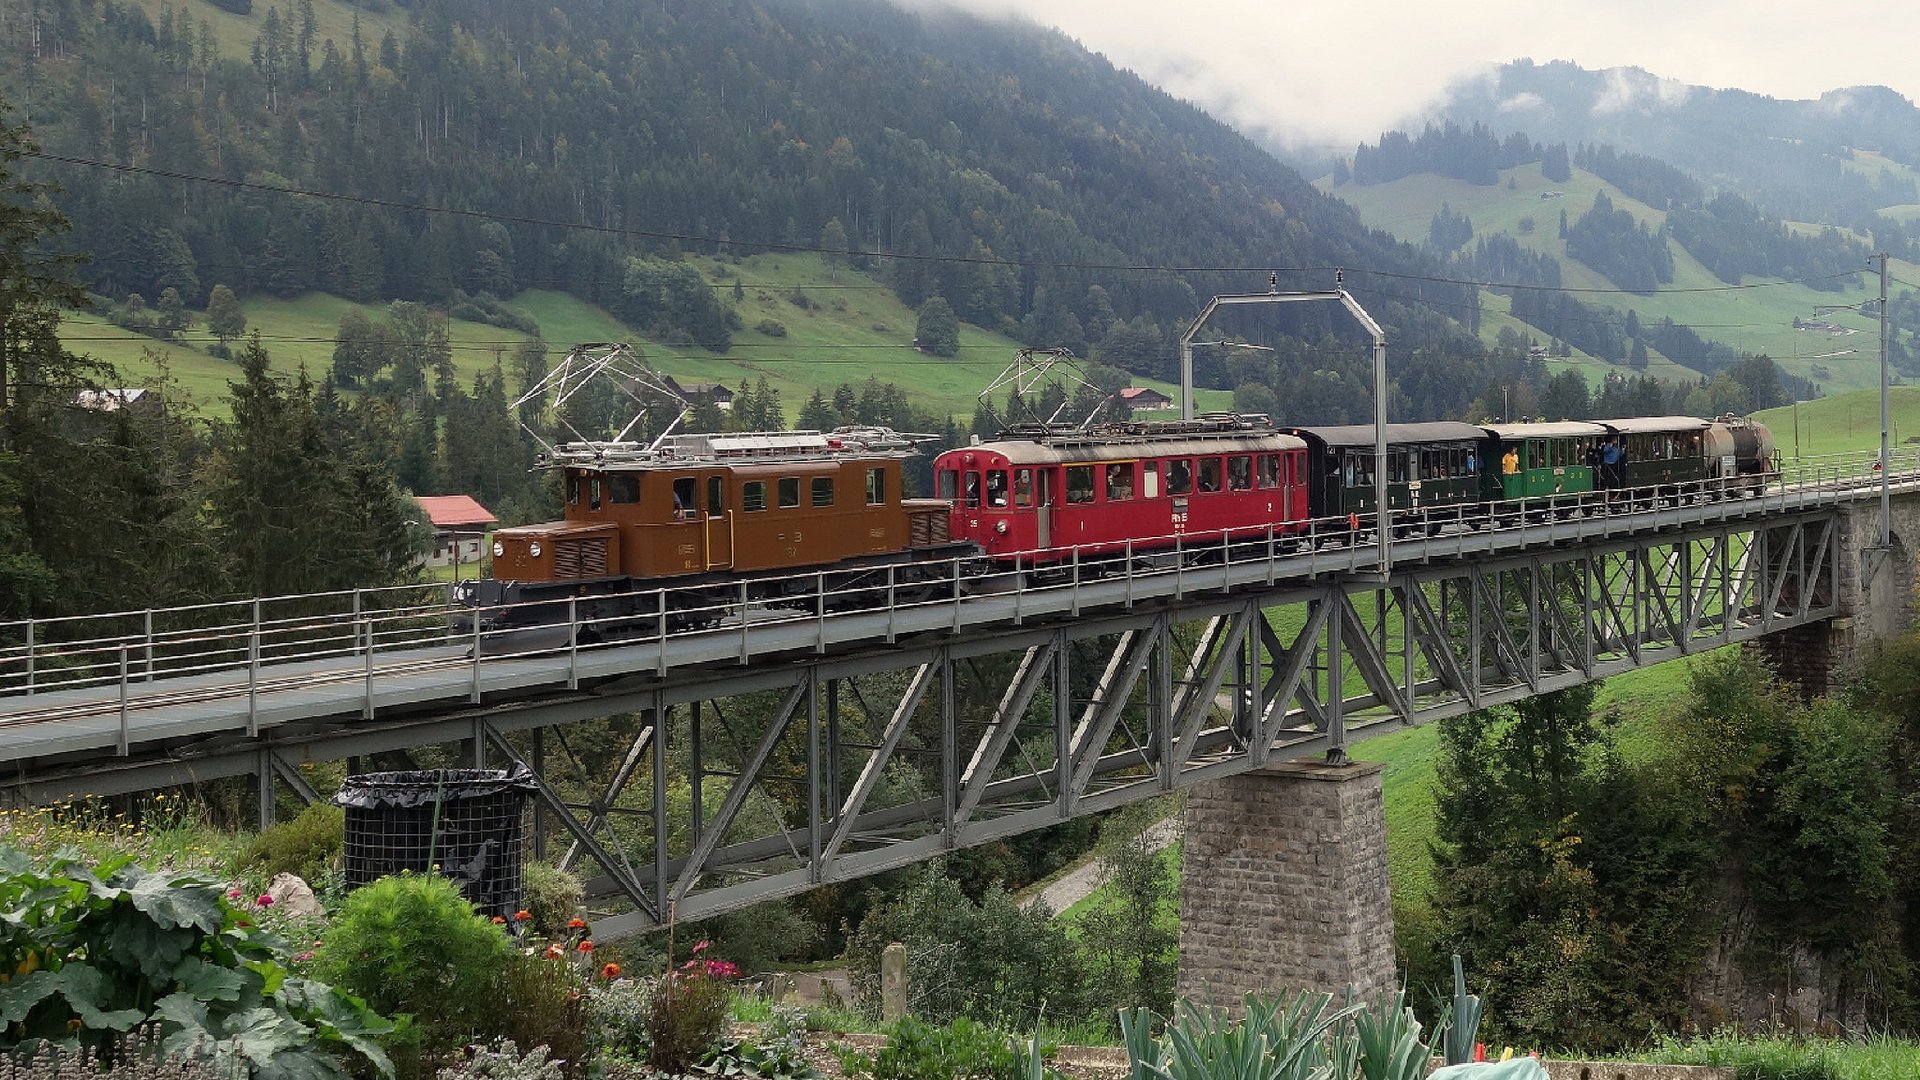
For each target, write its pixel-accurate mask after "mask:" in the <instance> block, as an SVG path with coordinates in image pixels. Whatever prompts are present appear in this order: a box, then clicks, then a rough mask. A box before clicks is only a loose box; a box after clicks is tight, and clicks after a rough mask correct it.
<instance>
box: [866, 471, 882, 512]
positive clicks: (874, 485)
mask: <svg viewBox="0 0 1920 1080" xmlns="http://www.w3.org/2000/svg"><path fill="white" fill-rule="evenodd" d="M886 501H887V470H885V469H868V470H867V505H868V506H879V505H881V504H882V503H884V502H886Z"/></svg>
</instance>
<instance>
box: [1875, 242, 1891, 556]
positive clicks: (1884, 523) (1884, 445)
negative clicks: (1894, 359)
mask: <svg viewBox="0 0 1920 1080" xmlns="http://www.w3.org/2000/svg"><path fill="white" fill-rule="evenodd" d="M1873 257H1874V258H1875V259H1878V260H1879V261H1880V547H1881V548H1882V549H1884V550H1886V551H1892V550H1893V490H1892V487H1891V484H1892V478H1891V477H1890V476H1889V475H1888V474H1889V473H1891V472H1892V471H1893V461H1892V459H1891V458H1890V457H1889V456H1888V450H1889V446H1888V434H1889V432H1891V431H1892V429H1893V420H1892V416H1891V412H1890V410H1889V409H1888V408H1887V341H1888V337H1887V331H1888V326H1887V253H1886V252H1884V251H1883V252H1880V253H1879V254H1877V255H1875V256H1873Z"/></svg>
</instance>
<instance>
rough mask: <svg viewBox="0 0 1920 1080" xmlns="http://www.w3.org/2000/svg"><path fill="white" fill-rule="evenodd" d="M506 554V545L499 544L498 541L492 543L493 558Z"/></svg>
mask: <svg viewBox="0 0 1920 1080" xmlns="http://www.w3.org/2000/svg"><path fill="white" fill-rule="evenodd" d="M506 553H507V545H505V544H503V543H501V542H500V541H498V540H495V541H494V542H493V557H494V558H496V559H497V558H499V557H501V556H502V555H505V554H506Z"/></svg>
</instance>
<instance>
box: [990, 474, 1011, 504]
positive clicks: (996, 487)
mask: <svg viewBox="0 0 1920 1080" xmlns="http://www.w3.org/2000/svg"><path fill="white" fill-rule="evenodd" d="M987 505H988V506H1005V505H1007V470H1005V469H989V470H988V471H987Z"/></svg>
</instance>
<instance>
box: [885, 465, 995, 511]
mask: <svg viewBox="0 0 1920 1080" xmlns="http://www.w3.org/2000/svg"><path fill="white" fill-rule="evenodd" d="M963 486H964V487H965V488H966V489H967V509H969V510H978V509H980V474H979V473H977V472H970V473H968V474H967V478H966V481H965V483H964V485H963ZM869 501H871V500H869Z"/></svg>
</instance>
